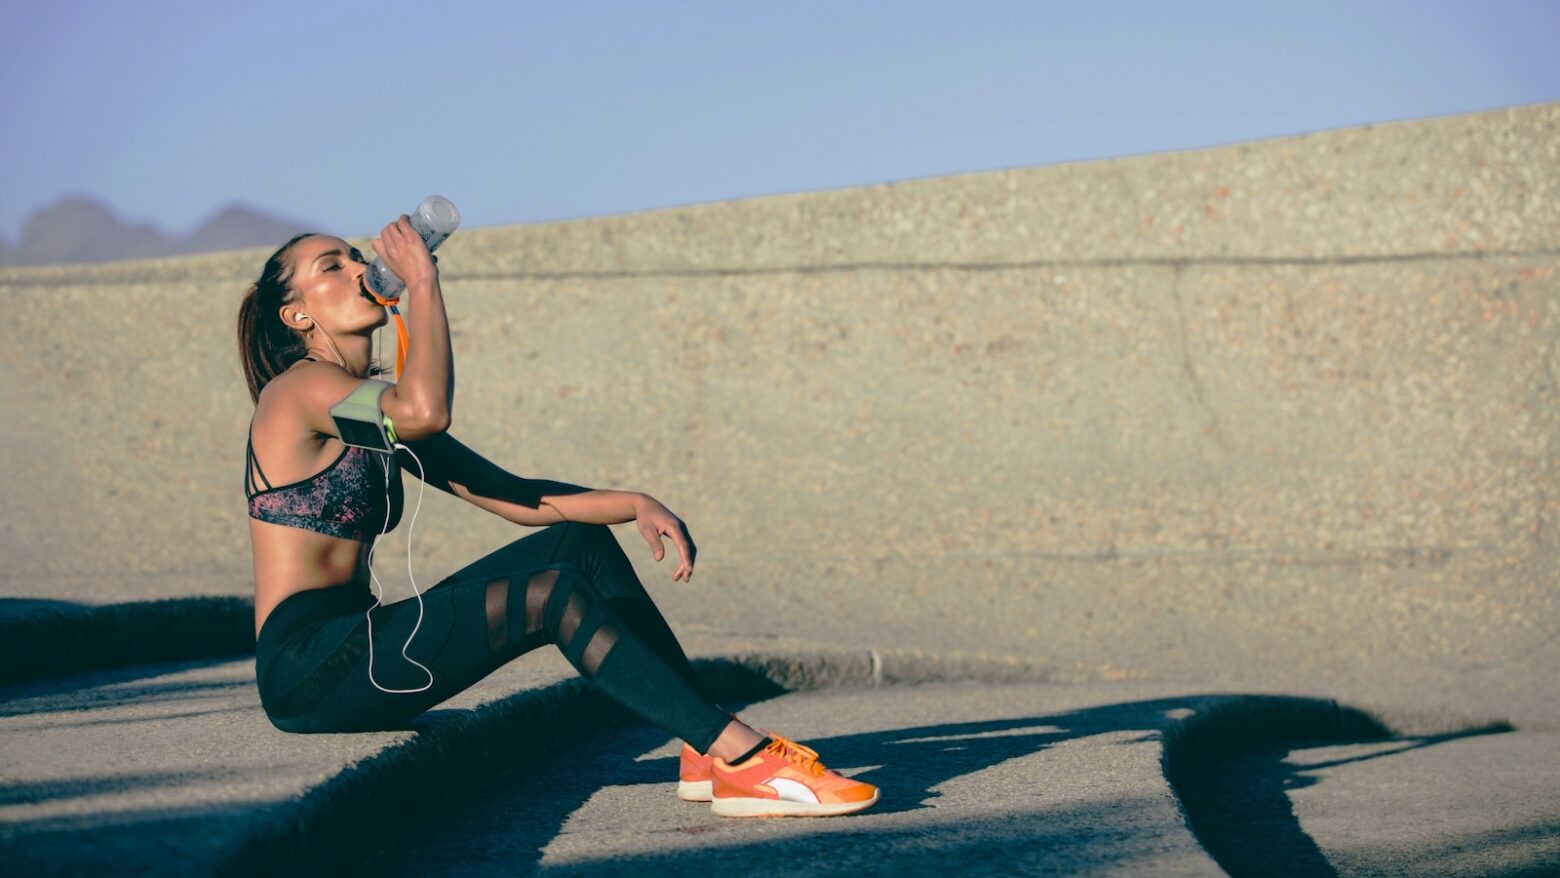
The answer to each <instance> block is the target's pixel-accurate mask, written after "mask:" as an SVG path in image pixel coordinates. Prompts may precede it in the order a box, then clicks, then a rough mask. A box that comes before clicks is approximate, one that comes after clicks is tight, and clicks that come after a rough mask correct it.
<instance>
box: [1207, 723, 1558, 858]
mask: <svg viewBox="0 0 1560 878" xmlns="http://www.w3.org/2000/svg"><path fill="white" fill-rule="evenodd" d="M1204 791H1205V792H1206V794H1207V800H1208V801H1207V807H1206V812H1205V813H1204V814H1203V818H1204V819H1203V820H1202V821H1200V822H1199V824H1198V830H1199V835H1200V836H1201V838H1202V840H1203V842H1204V843H1205V844H1206V845H1207V846H1208V848H1209V849H1210V850H1212V851H1214V852H1215V854H1216V855H1217V856H1218V859H1219V862H1220V864H1221V865H1223V866H1224V867H1225V868H1226V869H1227V870H1228V871H1229V873H1230V874H1231V875H1235V876H1244V875H1268V874H1273V871H1272V866H1273V864H1274V863H1275V862H1278V861H1281V862H1283V863H1284V865H1285V869H1284V874H1286V875H1289V876H1293V878H1308V876H1330V875H1339V876H1404V878H1406V876H1437V875H1480V876H1505V878H1515V876H1533V878H1538V876H1545V875H1549V876H1552V875H1560V733H1556V732H1521V731H1518V732H1508V733H1504V734H1483V735H1473V736H1462V735H1457V734H1449V735H1426V736H1420V737H1408V738H1394V739H1391V740H1382V741H1368V742H1349V743H1316V742H1309V743H1307V742H1297V743H1293V744H1286V745H1281V746H1276V747H1260V748H1256V749H1253V750H1252V751H1250V752H1247V753H1244V754H1241V755H1238V756H1235V757H1233V758H1230V759H1228V760H1225V761H1223V762H1221V763H1220V764H1219V765H1218V766H1217V768H1216V770H1214V771H1213V772H1210V775H1209V777H1208V781H1207V784H1206V786H1205V787H1204ZM1184 792H1186V791H1184V790H1183V793H1184Z"/></svg>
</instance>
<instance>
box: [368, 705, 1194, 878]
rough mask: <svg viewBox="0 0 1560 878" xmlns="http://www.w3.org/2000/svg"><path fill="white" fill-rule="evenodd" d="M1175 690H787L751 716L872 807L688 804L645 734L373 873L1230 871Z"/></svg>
mask: <svg viewBox="0 0 1560 878" xmlns="http://www.w3.org/2000/svg"><path fill="white" fill-rule="evenodd" d="M1178 694H1180V691H1179V690H1176V689H1175V688H1173V687H1168V686H1166V685H1164V684H1160V685H1157V686H1145V685H1141V684H1105V685H1094V686H1056V685H1028V686H1024V685H1009V686H983V687H974V688H972V687H959V686H948V685H936V684H933V685H928V686H904V687H898V688H894V689H883V690H872V689H855V690H837V691H829V692H810V693H803V694H793V695H786V696H784V697H781V698H778V699H775V700H772V701H766V702H763V703H761V704H756V705H753V706H752V707H751V708H749V709H748V710H746V711H744V715H745V716H748V717H750V718H751V719H752V720H753V721H754V722H757V723H759V724H760V725H763V726H765V727H766V728H773V729H778V730H781V731H782V732H783V733H787V734H796V735H805V736H806V737H807V742H808V745H809V746H812V747H815V748H816V749H817V750H818V752H819V753H820V754H821V755H822V756H823V759H824V761H825V763H826V764H828V765H830V767H838V768H839V769H840V770H841V771H842V772H843V773H844V774H847V775H850V776H852V777H857V778H860V779H861V780H865V781H868V782H871V783H874V784H878V785H879V786H880V787H881V789H882V794H883V798H882V800H881V801H880V802H879V803H878V804H877V805H875V806H873V807H872V809H870V810H868V811H865V812H862V813H861V814H858V815H854V816H850V817H844V818H839V819H833V820H731V819H724V818H720V817H716V816H715V815H714V814H712V813H711V812H710V809H709V806H708V805H703V804H691V803H687V802H682V801H679V800H678V799H677V798H676V797H675V794H674V791H675V788H676V783H675V781H676V776H677V751H678V749H679V747H680V742H677V743H678V746H677V747H674V746H673V745H672V744H671V743H668V742H667V741H666V736H665V734H664V733H660V734H657V733H655V732H654V731H652V730H648V729H645V730H640V731H637V732H634V733H630V734H625V735H622V736H620V737H614V738H612V739H608V740H603V741H600V742H599V743H597V744H596V746H586V747H582V748H581V751H580V752H578V753H572V754H570V757H569V758H567V759H564V760H558V761H555V762H552V763H549V764H546V765H542V766H538V767H537V768H536V769H535V770H533V771H529V772H525V773H521V774H518V775H514V776H510V777H506V778H503V779H501V780H499V781H497V782H495V783H494V784H493V785H492V787H491V788H490V789H488V790H487V791H484V793H483V794H482V795H480V796H478V797H476V798H474V799H473V800H472V801H471V802H470V803H469V804H468V805H466V806H464V807H461V808H459V809H454V810H451V811H449V812H445V813H442V814H436V815H429V817H428V819H427V820H426V821H424V822H423V823H422V824H421V825H420V826H418V827H417V828H416V829H415V830H414V831H412V832H407V833H402V834H401V835H400V836H398V837H397V838H396V839H385V840H384V842H383V844H384V846H385V849H384V850H383V851H381V852H380V853H379V854H378V855H377V856H375V857H373V858H371V859H370V860H368V862H367V863H366V864H365V866H364V868H363V872H364V874H383V875H406V876H411V875H484V876H487V875H491V876H498V875H530V874H544V875H553V874H561V875H571V874H587V875H641V874H645V873H646V872H656V873H664V874H692V873H699V874H721V875H733V876H737V875H753V876H757V875H775V874H787V875H843V874H849V875H906V874H937V873H940V874H948V875H1022V874H1027V875H1034V874H1068V875H1209V876H1213V875H1221V874H1223V873H1222V872H1221V871H1220V869H1219V867H1218V866H1217V865H1216V864H1215V863H1214V862H1213V860H1211V859H1210V858H1209V857H1208V855H1207V854H1206V853H1204V852H1203V850H1202V848H1201V847H1199V845H1198V844H1197V841H1196V839H1194V838H1193V837H1192V835H1191V833H1190V832H1189V831H1188V830H1187V828H1186V822H1185V821H1184V820H1183V818H1182V816H1181V813H1180V810H1179V808H1178V806H1177V803H1176V798H1175V794H1174V793H1173V792H1172V790H1171V789H1170V786H1169V784H1168V783H1166V781H1165V777H1164V774H1163V773H1162V772H1161V771H1160V756H1161V751H1162V746H1161V743H1162V742H1161V740H1160V738H1159V736H1158V735H1157V734H1156V732H1157V730H1158V729H1160V728H1162V727H1163V725H1164V724H1165V722H1166V719H1165V717H1164V712H1165V710H1166V709H1171V708H1170V705H1172V704H1176V703H1178V702H1176V700H1175V698H1174V696H1176V695H1178ZM1164 696H1170V697H1169V698H1168V699H1166V698H1164ZM791 730H794V731H791ZM398 842H404V844H398Z"/></svg>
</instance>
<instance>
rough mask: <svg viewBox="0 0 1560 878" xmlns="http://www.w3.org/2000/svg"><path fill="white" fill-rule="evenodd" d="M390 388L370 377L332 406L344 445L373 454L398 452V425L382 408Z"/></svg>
mask: <svg viewBox="0 0 1560 878" xmlns="http://www.w3.org/2000/svg"><path fill="white" fill-rule="evenodd" d="M389 389H390V385H389V384H387V383H385V382H383V381H375V380H373V379H372V378H370V379H367V380H365V381H364V382H363V383H362V384H359V385H358V387H357V389H356V390H354V391H352V393H351V394H349V395H348V396H347V398H346V399H344V400H342V401H341V402H338V403H336V404H335V405H333V406H331V407H330V417H331V420H333V421H335V422H336V432H337V433H339V434H340V435H341V441H342V442H344V443H346V444H348V445H351V446H353V447H355V448H367V449H368V450H370V451H383V452H386V453H394V452H395V443H396V436H395V426H394V425H393V424H391V423H390V416H389V415H387V414H385V413H384V412H383V411H382V410H380V408H379V398H380V397H381V396H384V393H385V391H386V390H389Z"/></svg>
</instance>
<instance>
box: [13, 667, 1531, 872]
mask: <svg viewBox="0 0 1560 878" xmlns="http://www.w3.org/2000/svg"><path fill="white" fill-rule="evenodd" d="M742 645H743V644H737V643H719V642H715V641H707V642H704V643H702V644H700V646H701V647H702V648H701V649H696V650H695V653H696V654H703V655H706V656H716V655H736V654H738V652H739V650H738V647H740V646H742ZM784 645H785V646H787V647H789V648H791V649H792V651H791V652H783V651H777V650H773V649H772V651H771V654H770V655H769V656H768V657H767V658H766V657H762V656H758V657H755V656H754V655H749V656H747V657H745V658H741V659H739V660H736V661H727V662H725V663H718V662H717V663H715V664H706V665H705V666H704V667H705V669H706V672H707V673H708V674H709V675H710V676H711V679H712V680H714V683H713V685H714V686H715V687H716V688H717V689H718V690H719V691H722V692H723V693H725V694H724V695H723V696H722V697H723V700H724V701H725V703H727V704H728V705H736V704H745V705H746V706H745V707H743V708H741V710H742V714H743V716H744V717H745V718H747V719H749V720H751V721H752V722H754V723H755V724H758V725H760V726H763V727H766V728H774V729H777V730H780V731H782V732H784V733H788V734H791V735H793V736H795V737H797V738H798V739H801V740H803V741H805V742H807V743H809V744H810V745H812V746H815V747H816V748H817V749H818V750H819V751H820V752H821V753H822V754H823V756H824V759H825V761H826V762H827V763H828V764H830V765H832V766H834V767H837V768H839V769H841V770H842V771H844V772H845V773H847V774H851V775H854V776H859V777H862V778H863V779H866V780H870V781H871V782H873V783H875V784H878V785H879V786H880V787H882V789H883V791H884V798H883V801H882V802H880V803H879V805H877V806H876V807H874V808H873V809H872V810H870V811H868V812H865V813H863V814H860V815H854V816H851V817H843V818H836V819H829V820H729V819H721V818H716V817H715V816H714V815H713V814H711V813H710V812H709V810H708V807H707V806H703V805H697V804H690V803H684V802H681V801H678V800H677V799H676V798H675V796H674V794H673V790H674V781H675V776H676V758H675V754H676V749H675V747H674V743H673V742H672V741H670V740H669V739H668V738H667V736H666V735H665V733H663V732H659V731H657V730H654V729H652V728H650V727H647V726H644V725H642V724H638V723H627V724H624V722H623V721H624V720H625V719H626V718H625V717H623V716H622V715H621V714H618V713H614V711H613V709H612V708H610V706H608V705H606V704H605V703H604V700H603V699H601V698H600V697H599V695H597V694H596V693H595V692H594V690H592V689H591V688H590V687H587V686H583V685H580V684H579V683H578V682H576V681H574V679H573V673H572V670H571V669H570V668H569V667H568V666H567V665H566V664H565V663H563V661H562V659H561V658H559V657H558V656H556V655H555V654H553V653H551V652H550V651H546V650H543V651H539V652H538V653H535V654H532V655H529V656H527V657H525V658H524V659H522V660H519V661H516V662H513V663H511V664H510V665H509V666H507V667H505V668H502V669H500V670H499V671H498V672H496V673H494V674H493V675H491V676H490V677H488V678H487V679H485V680H483V681H481V682H480V683H478V684H477V685H476V686H474V687H473V688H472V689H469V690H467V691H466V692H465V693H462V694H461V695H460V696H459V697H457V698H456V699H452V700H451V701H450V702H446V703H445V704H444V705H442V706H441V707H440V708H439V709H437V710H434V711H431V712H429V713H428V714H426V715H424V716H423V717H421V718H419V719H418V720H416V721H414V722H413V723H411V724H409V726H408V727H407V728H405V729H399V730H393V731H386V732H380V733H367V734H350V735H288V734H284V733H281V732H279V731H277V730H275V729H274V728H272V727H271V726H270V725H269V723H268V722H267V720H266V719H265V717H264V714H263V713H262V712H261V710H260V706H259V702H258V697H257V695H256V692H255V689H254V676H253V670H254V669H253V661H252V660H241V661H222V660H213V661H204V662H185V663H170V664H164V665H151V666H142V667H136V668H123V669H118V670H112V671H102V672H96V673H90V674H78V675H72V676H67V677H58V678H53V679H50V680H44V681H37V682H34V683H30V684H25V685H19V686H12V687H9V688H6V689H3V690H0V860H3V862H5V863H6V866H7V871H8V872H12V873H14V874H29V875H55V874H66V875H68V874H132V873H156V874H175V875H178V874H189V875H243V874H277V873H282V872H287V873H290V874H296V873H297V872H298V871H299V870H302V871H303V872H305V873H329V874H370V873H373V874H381V873H387V874H392V875H396V874H404V875H412V874H417V875H425V874H446V873H453V872H456V871H457V870H458V871H459V872H460V873H462V874H478V875H481V874H492V875H497V874H505V875H509V874H537V873H549V874H550V873H555V872H556V873H566V874H574V873H589V874H624V873H627V872H629V871H632V870H639V869H645V868H653V869H663V870H666V869H669V870H673V871H678V870H681V869H684V868H691V867H694V866H697V867H699V868H701V869H702V868H708V867H711V866H712V865H713V866H718V867H719V869H720V870H721V871H722V872H723V873H729V874H738V875H742V874H758V873H760V872H762V873H764V874H771V873H773V872H774V871H775V870H776V869H777V868H781V867H783V868H784V869H785V870H786V871H788V872H794V873H800V874H825V873H837V872H840V871H844V870H850V871H853V872H857V873H862V874H887V873H899V872H903V871H905V870H907V869H915V870H917V871H925V870H928V869H943V870H956V871H957V872H958V874H961V875H963V874H973V875H988V874H989V875H996V874H1014V873H1035V872H1044V873H1054V874H1075V875H1111V874H1155V875H1219V874H1225V873H1226V872H1228V873H1229V874H1234V875H1251V874H1278V873H1279V872H1282V873H1283V874H1295V875H1305V874H1321V875H1333V874H1346V875H1371V874H1394V875H1395V874H1472V873H1479V874H1497V875H1529V874H1542V873H1543V870H1545V869H1548V868H1550V867H1552V866H1553V864H1554V863H1555V857H1556V846H1555V843H1554V827H1555V826H1556V825H1557V815H1560V808H1557V807H1556V805H1555V802H1556V797H1555V796H1554V795H1553V793H1552V792H1551V791H1552V790H1553V789H1555V788H1556V786H1557V784H1556V783H1555V781H1556V780H1557V779H1560V777H1557V773H1556V771H1555V765H1556V763H1557V755H1560V736H1557V734H1556V733H1554V732H1539V731H1522V732H1516V733H1508V734H1488V732H1490V731H1491V727H1490V726H1488V725H1480V724H1478V723H1477V722H1475V721H1473V720H1468V721H1458V720H1456V719H1455V718H1452V717H1447V716H1445V715H1436V716H1434V717H1433V718H1426V719H1424V720H1422V721H1420V727H1421V728H1423V729H1434V730H1435V731H1425V732H1422V733H1420V734H1419V736H1418V737H1407V738H1403V737H1400V738H1396V739H1389V740H1385V741H1362V740H1360V739H1359V736H1358V734H1355V735H1354V736H1353V738H1352V739H1351V740H1350V741H1349V742H1347V743H1345V744H1336V743H1334V744H1332V745H1329V746H1325V747H1320V746H1316V745H1315V743H1314V742H1311V743H1307V744H1305V745H1303V746H1302V745H1297V744H1293V743H1291V744H1287V745H1283V746H1282V747H1280V748H1278V749H1274V747H1272V746H1268V747H1266V748H1265V749H1264V748H1263V747H1261V746H1251V745H1252V744H1253V742H1255V743H1258V744H1260V743H1263V742H1266V743H1267V744H1269V745H1271V744H1272V742H1273V741H1274V740H1280V739H1283V738H1284V737H1285V736H1288V737H1290V738H1293V739H1297V740H1298V739H1308V738H1314V737H1316V736H1317V729H1318V728H1321V729H1334V730H1336V731H1338V732H1339V734H1333V735H1331V737H1332V738H1334V739H1335V741H1336V740H1338V739H1341V738H1342V737H1344V736H1343V735H1342V732H1344V731H1348V730H1351V729H1352V730H1354V731H1356V732H1357V731H1358V729H1360V728H1380V727H1379V726H1378V725H1376V724H1375V720H1374V719H1372V718H1371V716H1370V715H1369V714H1365V713H1360V712H1356V711H1351V710H1350V709H1349V708H1348V706H1347V705H1339V704H1337V703H1333V702H1330V701H1327V700H1325V699H1316V698H1310V697H1297V696H1290V695H1278V694H1274V693H1266V694H1263V693H1247V694H1242V693H1234V692H1230V691H1229V690H1220V689H1217V688H1212V687H1207V686H1199V685H1196V684H1191V683H1185V682H1175V681H1158V682H1145V681H1097V680H1096V681H1076V680H1069V681H1063V680H1055V679H1052V680H1048V681H1047V680H1046V677H1047V676H1048V675H1050V674H1052V671H1050V670H1048V669H1045V668H1038V667H1027V666H1022V665H1017V664H1012V663H1007V662H1001V661H990V660H980V659H969V658H966V659H961V660H954V659H939V658H936V657H932V656H921V655H913V654H891V653H890V654H878V653H868V654H861V655H852V654H840V653H835V654H825V653H821V652H808V651H807V650H806V649H803V648H802V647H804V646H805V645H804V644H796V643H789V644H784ZM746 646H748V647H750V648H751V647H752V646H753V644H746ZM769 646H771V647H772V648H773V647H776V646H778V644H773V643H771V644H769ZM939 677H941V678H947V679H951V680H959V679H960V678H962V681H959V682H930V683H927V682H919V683H918V682H917V681H921V680H933V679H937V678H939ZM1026 679H1027V680H1042V682H1023V680H1026ZM781 685H783V686H785V687H787V688H791V689H796V690H805V691H792V692H788V693H786V692H782V691H781V689H780V688H779V686H781ZM1340 747H1341V748H1342V749H1340ZM1187 753H1192V754H1197V755H1198V756H1199V758H1201V759H1203V760H1204V761H1205V762H1206V764H1207V770H1198V771H1193V772H1190V773H1189V772H1187V771H1185V770H1182V771H1179V772H1176V771H1170V772H1169V773H1168V777H1175V778H1178V781H1177V782H1178V783H1180V786H1176V785H1175V784H1173V783H1172V782H1171V780H1169V779H1167V765H1168V764H1170V763H1171V762H1173V761H1174V759H1175V758H1182V759H1183V760H1184V759H1185V758H1189V757H1186V756H1185V754H1187ZM1176 754H1181V755H1180V756H1179V757H1177V755H1176ZM1209 754H1213V756H1214V757H1216V758H1212V759H1209ZM1197 764H1198V765H1202V764H1203V763H1201V762H1200V763H1197ZM1189 776H1190V777H1193V778H1195V779H1196V782H1195V783H1194V784H1191V785H1190V786H1192V787H1195V788H1190V789H1189V788H1188V786H1189V785H1188V783H1187V781H1186V778H1187V777H1189ZM1427 781H1432V782H1430V783H1428V784H1427ZM1275 791H1276V792H1275ZM1253 803H1255V805H1260V806H1262V807H1255V805H1254V804H1253ZM1221 808H1222V812H1223V813H1225V814H1237V815H1243V816H1244V817H1246V818H1248V819H1246V822H1245V823H1243V824H1242V823H1238V822H1237V823H1234V824H1231V823H1230V822H1229V821H1226V822H1225V823H1224V824H1220V823H1219V821H1218V819H1217V816H1218V814H1219V813H1220V809H1221ZM1210 814H1212V815H1213V817H1212V818H1210V817H1209V815H1210ZM1251 817H1256V818H1260V819H1256V820H1252V819H1249V818H1251ZM1193 827H1196V832H1194V829H1193ZM1232 836H1233V837H1236V838H1239V839H1244V840H1246V841H1248V842H1250V843H1251V844H1250V846H1249V847H1250V849H1253V850H1256V851H1257V852H1258V854H1259V856H1258V858H1257V859H1256V860H1255V861H1253V860H1252V859H1251V858H1249V857H1248V858H1247V859H1246V860H1244V861H1243V860H1241V858H1240V857H1239V856H1235V857H1231V856H1230V854H1229V850H1228V848H1229V845H1228V844H1225V843H1224V842H1226V841H1227V840H1228V838H1229V837H1232ZM1435 852H1439V853H1438V855H1435V856H1432V854H1433V853H1435ZM1411 854H1413V855H1414V856H1417V857H1418V859H1415V858H1414V856H1410V855H1411ZM1432 860H1433V862H1432ZM1253 862H1254V863H1255V865H1254V867H1253ZM777 863H779V865H777ZM1275 867H1281V868H1279V872H1275V871H1274V869H1275ZM1431 867H1445V869H1446V870H1445V871H1441V872H1437V871H1435V869H1434V868H1431ZM1306 870H1310V871H1306Z"/></svg>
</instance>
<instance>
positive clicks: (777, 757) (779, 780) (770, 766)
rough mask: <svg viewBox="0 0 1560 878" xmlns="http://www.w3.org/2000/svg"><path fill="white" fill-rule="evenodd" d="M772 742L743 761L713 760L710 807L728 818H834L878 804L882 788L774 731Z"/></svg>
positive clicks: (771, 735)
mask: <svg viewBox="0 0 1560 878" xmlns="http://www.w3.org/2000/svg"><path fill="white" fill-rule="evenodd" d="M770 737H771V738H772V739H773V740H772V741H771V742H770V744H769V746H767V747H765V748H764V749H763V750H761V751H759V752H758V753H757V754H756V755H754V756H753V757H752V758H751V759H749V760H748V761H746V762H742V763H739V764H737V765H728V764H727V763H726V760H724V759H720V758H716V759H714V760H713V763H714V765H713V775H714V777H713V783H712V784H711V793H712V795H713V798H712V799H711V801H710V809H711V810H713V811H714V812H715V813H716V814H719V815H720V816H722V817H831V816H834V815H836V814H850V813H852V812H855V811H861V810H863V809H866V808H870V807H872V805H873V803H875V802H876V801H877V800H878V788H877V787H875V786H873V785H872V784H868V783H861V782H859V781H854V780H851V779H850V778H848V777H845V776H844V775H842V774H840V773H839V772H836V771H830V770H829V769H827V768H825V767H824V766H823V763H822V762H819V761H818V754H817V753H816V752H814V751H813V750H810V749H808V748H806V747H803V746H802V745H801V744H798V743H796V742H794V741H788V740H786V739H785V738H782V737H780V736H779V735H776V734H773V733H771V734H770Z"/></svg>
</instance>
